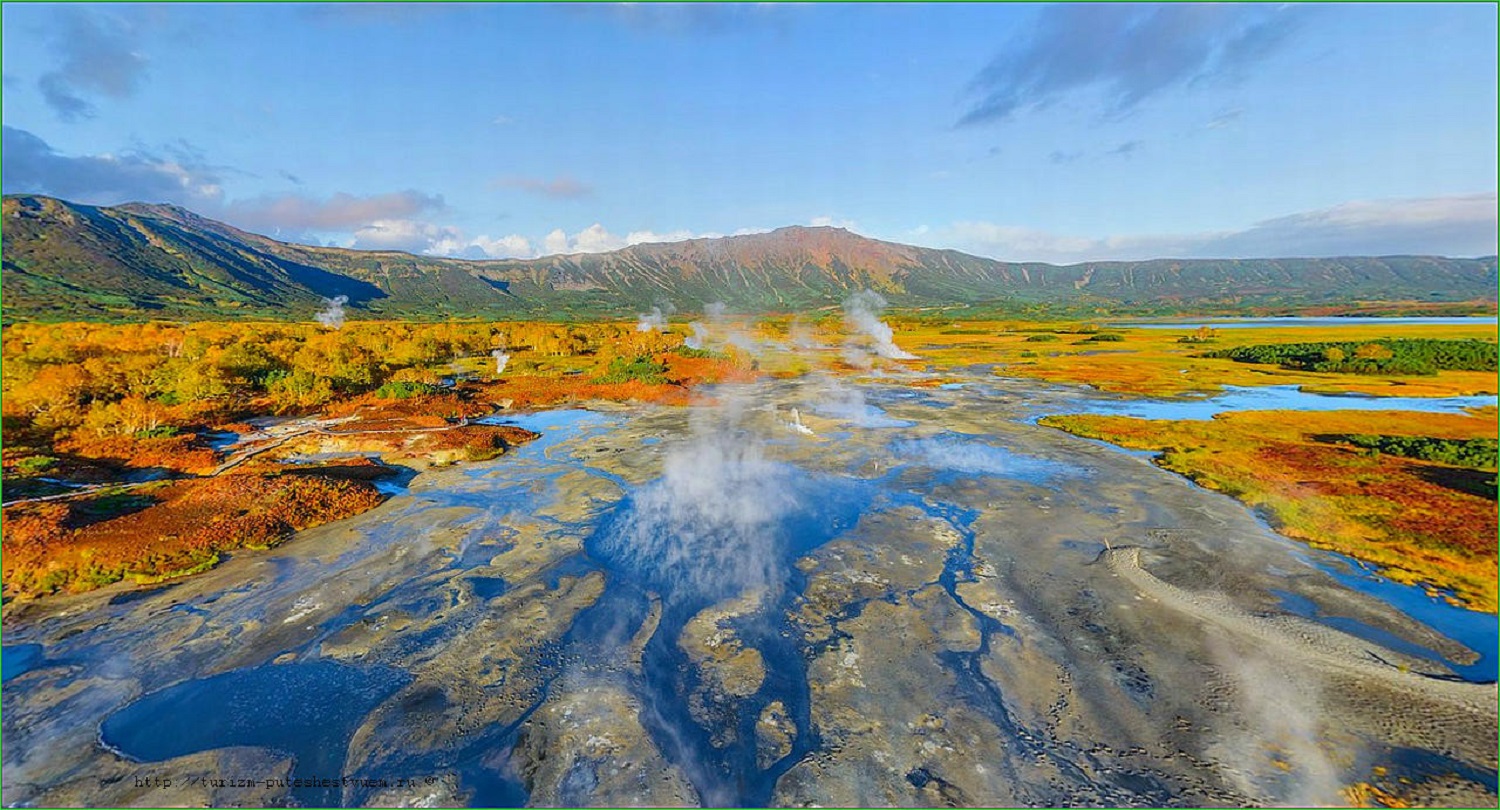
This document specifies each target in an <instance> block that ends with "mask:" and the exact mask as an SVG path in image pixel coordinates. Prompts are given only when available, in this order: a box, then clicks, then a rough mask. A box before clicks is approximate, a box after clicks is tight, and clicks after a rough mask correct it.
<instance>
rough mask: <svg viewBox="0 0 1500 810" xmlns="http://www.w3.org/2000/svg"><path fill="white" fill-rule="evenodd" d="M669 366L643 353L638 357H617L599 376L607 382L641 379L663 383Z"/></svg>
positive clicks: (658, 383)
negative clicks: (602, 374)
mask: <svg viewBox="0 0 1500 810" xmlns="http://www.w3.org/2000/svg"><path fill="white" fill-rule="evenodd" d="M666 374H667V367H666V366H665V365H663V364H662V363H658V362H656V360H654V359H653V358H652V357H651V356H650V355H646V354H642V355H637V356H636V357H629V358H627V357H616V358H615V359H613V360H611V361H610V363H609V369H608V370H606V371H605V372H604V376H602V377H600V378H599V381H600V382H605V383H624V382H631V381H634V380H639V381H640V382H643V383H645V384H647V385H661V384H663V383H665V382H667V377H666Z"/></svg>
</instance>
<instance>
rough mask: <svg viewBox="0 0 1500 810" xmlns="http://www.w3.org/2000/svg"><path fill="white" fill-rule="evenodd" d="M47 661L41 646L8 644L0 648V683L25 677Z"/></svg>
mask: <svg viewBox="0 0 1500 810" xmlns="http://www.w3.org/2000/svg"><path fill="white" fill-rule="evenodd" d="M45 661H46V655H45V653H44V652H43V650H42V645H40V644H7V645H5V646H4V647H0V681H8V680H10V679H11V678H14V677H16V676H18V675H25V674H26V673H28V672H30V671H31V670H33V669H36V668H37V667H38V666H41V664H42V663H43V662H45Z"/></svg>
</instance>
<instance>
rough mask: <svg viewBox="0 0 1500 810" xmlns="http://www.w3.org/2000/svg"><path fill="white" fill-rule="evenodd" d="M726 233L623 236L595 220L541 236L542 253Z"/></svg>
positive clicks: (595, 250)
mask: <svg viewBox="0 0 1500 810" xmlns="http://www.w3.org/2000/svg"><path fill="white" fill-rule="evenodd" d="M765 232H766V230H765V229H764V228H741V229H739V230H737V231H735V232H734V234H733V235H734V236H746V235H749V234H755V233H765ZM723 236H724V234H722V233H717V232H714V231H706V232H701V233H700V232H695V231H690V230H687V229H682V228H680V229H677V230H673V231H663V232H657V231H651V230H640V231H630V232H629V233H627V234H625V235H624V236H620V235H618V234H615V233H611V232H610V231H609V229H607V228H605V227H604V225H602V224H600V223H598V222H596V223H594V224H593V225H590V226H588V227H587V228H584V229H583V230H581V231H579V232H577V233H575V234H572V235H569V234H568V233H567V232H566V231H564V230H563V229H562V228H557V229H555V230H553V231H552V232H551V233H549V234H547V235H546V236H545V237H543V239H542V251H541V252H542V255H544V256H552V255H557V254H567V253H607V252H609V251H611V250H619V249H620V248H624V247H629V246H630V245H641V244H651V243H657V242H682V241H685V240H688V239H718V238H721V237H723Z"/></svg>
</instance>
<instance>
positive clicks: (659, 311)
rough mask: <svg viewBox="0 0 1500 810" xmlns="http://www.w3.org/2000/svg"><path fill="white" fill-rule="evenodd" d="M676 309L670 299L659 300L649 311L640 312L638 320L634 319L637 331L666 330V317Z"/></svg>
mask: <svg viewBox="0 0 1500 810" xmlns="http://www.w3.org/2000/svg"><path fill="white" fill-rule="evenodd" d="M676 311H677V307H674V306H672V303H671V302H670V301H659V302H657V304H656V306H654V307H652V308H651V311H650V312H646V313H642V315H641V318H640V320H639V321H636V324H635V329H636V331H637V332H650V331H653V330H655V331H658V332H665V331H667V318H669V317H671V315H672V313H674V312H676Z"/></svg>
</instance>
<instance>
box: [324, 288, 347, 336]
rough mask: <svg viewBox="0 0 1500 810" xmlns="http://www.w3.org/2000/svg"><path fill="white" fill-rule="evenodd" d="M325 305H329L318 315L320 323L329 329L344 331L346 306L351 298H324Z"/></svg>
mask: <svg viewBox="0 0 1500 810" xmlns="http://www.w3.org/2000/svg"><path fill="white" fill-rule="evenodd" d="M323 303H324V304H327V305H328V307H327V308H326V309H324V310H323V311H322V312H319V313H318V315H317V317H318V323H321V324H323V325H324V326H326V327H328V328H329V329H343V328H344V305H345V304H347V303H349V296H347V295H338V296H334V297H333V298H324V299H323Z"/></svg>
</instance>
